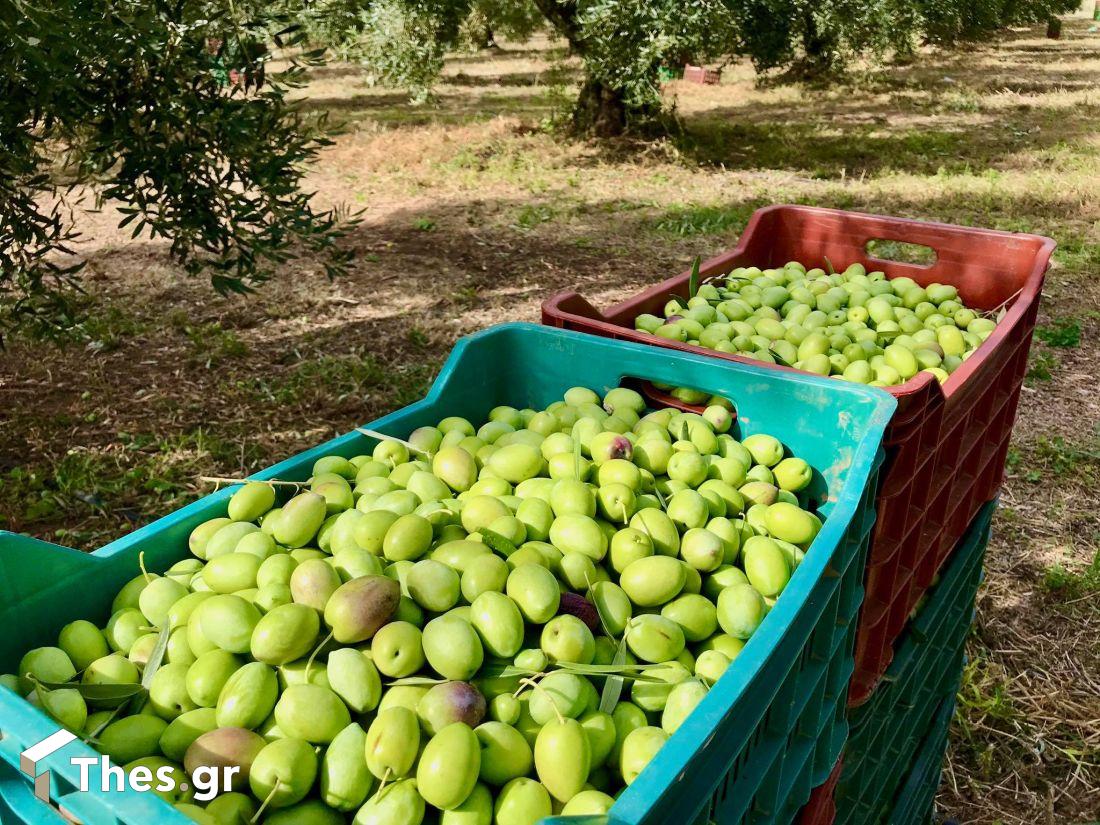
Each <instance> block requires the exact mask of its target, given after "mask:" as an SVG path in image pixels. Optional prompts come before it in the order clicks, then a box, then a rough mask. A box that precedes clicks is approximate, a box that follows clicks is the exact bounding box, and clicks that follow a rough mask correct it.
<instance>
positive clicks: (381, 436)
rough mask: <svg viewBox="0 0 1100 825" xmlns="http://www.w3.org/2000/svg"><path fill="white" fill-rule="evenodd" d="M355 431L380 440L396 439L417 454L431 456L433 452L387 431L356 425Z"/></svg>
mask: <svg viewBox="0 0 1100 825" xmlns="http://www.w3.org/2000/svg"><path fill="white" fill-rule="evenodd" d="M355 431H356V432H357V433H362V434H363V435H369V436H370V437H371V438H377V439H378V440H379V441H396V442H397V443H398V444H404V445H405V448H406V449H407V450H408V451H409V452H410V453H416V454H417V455H424V456H430V455H431V453H429V452H428V451H427V450H421V449H420V448H419V447H414V446H413V445H412V444H410V443H409V442H408V441H406V440H405V439H403V438H398V437H397V436H395V435H386V434H385V433H380V432H378V431H377V430H368V429H367V428H366V427H356V428H355Z"/></svg>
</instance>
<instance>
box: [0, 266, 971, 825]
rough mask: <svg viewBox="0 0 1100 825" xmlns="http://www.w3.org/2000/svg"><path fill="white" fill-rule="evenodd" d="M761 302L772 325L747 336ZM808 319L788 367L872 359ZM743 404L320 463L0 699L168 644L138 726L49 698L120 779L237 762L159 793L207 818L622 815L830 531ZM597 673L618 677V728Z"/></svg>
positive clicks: (128, 589) (508, 427)
mask: <svg viewBox="0 0 1100 825" xmlns="http://www.w3.org/2000/svg"><path fill="white" fill-rule="evenodd" d="M796 289H797V287H792V288H791V289H790V294H791V295H792V296H793V295H794V294H796V293H795V290H796ZM768 290H770V292H769V291H768ZM785 291H787V286H786V285H784V286H782V287H779V286H775V287H772V286H769V287H767V288H766V289H762V290H761V292H760V295H759V296H758V297H763V296H764V294H765V292H766V293H767V296H766V297H767V301H770V302H772V303H774V304H775V308H771V304H769V303H766V302H764V301H762V300H755V301H754V302H753V303H752V306H748V305H746V307H739V306H738V307H733V306H727V309H729V310H730V311H731V312H732V313H733V314H734V315H738V316H739V317H738V320H737V321H729V322H728V323H729V327H730V329H729V330H728V332H729V333H730V336H732V335H733V334H735V333H736V335H741V334H744V335H745V336H747V337H750V338H753V337H755V338H754V340H753V345H762V341H761V337H762V336H760V335H759V330H767V331H772V332H777V331H778V330H777V329H775V325H776V324H781V321H780V319H781V318H782V317H783V316H782V314H781V313H780V312H779V310H780V309H782V308H784V307H786V305H787V301H788V300H789V299H786V298H784V296H783V294H782V293H784V292H785ZM798 294H801V293H798ZM810 294H811V296H812V295H815V294H816V293H813V292H810ZM706 295H708V296H710V297H704V295H703V293H702V292H701V293H700V295H698V296H696V299H694V302H693V303H691V304H690V305H689V306H688V307H686V308H682V311H683V312H685V313H688V314H685V316H684V318H685V320H684V322H679V321H677V322H676V323H675V324H674V326H676V327H677V328H678V329H680V330H681V331H683V330H687V329H688V328H689V327H690V331H691V333H692V336H693V337H692V340H694V336H695V335H697V334H699V333H700V332H705V333H706V335H705V336H704V337H705V338H706V339H707V341H709V342H711V343H715V344H718V345H720V344H721V343H722V341H723V340H727V341H728V340H730V339H729V338H728V337H724V335H725V331H724V330H723V328H722V327H720V326H717V325H716V324H715V323H713V322H714V321H716V320H717V317H718V312H719V310H717V309H716V308H715V307H713V306H710V302H711V301H712V300H716V299H717V298H719V297H721V294H720V293H718V292H717V290H714V292H713V295H711V292H710V291H708V292H707V293H706ZM947 300H949V299H945V302H946V301H947ZM829 301H833V302H834V303H837V309H836V310H835V311H836V312H839V311H840V309H841V308H842V307H841V303H842V302H840V299H839V298H838V297H829V298H827V300H826V303H828V302H829ZM718 303H722V302H721V301H718ZM755 306H767V307H769V313H770V314H767V316H766V317H764V316H763V315H762V316H760V317H759V318H757V321H759V323H757V324H756V326H755V327H749V329H748V331H745V330H744V329H743V328H741V327H737V328H736V330H735V329H734V324H745V323H746V322H745V321H744V320H742V319H744V318H748V317H750V315H751V314H752V312H753V311H754V310H753V307H755ZM886 307H887V308H889V309H890V310H891V317H894V318H897V319H898V321H897V322H898V323H899V325H900V322H901V321H904V320H905V318H906V317H907V316H905V315H904V314H903V313H902V312H901V310H902V309H903V307H900V306H899V307H898V311H897V312H895V311H894V308H893V306H892V305H891V304H889V303H887V304H886ZM948 310H950V313H949V314H951V315H952V316H954V314H955V313H956V312H958V311H959V310H957V309H955V308H953V307H951V306H950V305H948V306H947V307H945V308H942V311H943V312H945V313H947V312H948ZM879 311H880V309H878V308H876V312H879ZM922 311H923V310H922ZM819 314H820V315H822V316H825V317H824V318H823V319H818V317H817V316H816V315H813V316H812V317H811V314H810V313H805V314H804V315H803V316H797V315H796V317H799V330H800V331H799V332H796V333H795V334H793V335H791V340H790V341H788V342H787V343H788V344H789V346H790V347H791V348H794V350H795V353H796V354H797V351H798V349H800V348H804V349H805V350H806V352H807V358H813V357H817V356H819V355H821V356H824V349H827V348H828V347H829V346H831V345H833V344H834V340H835V343H837V344H838V345H839V344H840V343H841V339H842V338H843V339H845V340H846V343H844V346H846V347H848V346H853V347H854V346H857V343H856V342H857V341H861V339H859V338H857V337H855V336H852V335H849V331H848V330H846V329H845V330H840V329H832V328H830V325H832V326H834V327H835V326H836V325H837V324H838V323H841V322H840V321H838V322H835V323H833V322H830V321H829V320H828V319H829V316H827V315H826V314H825V313H824V312H821V313H819ZM725 317H726V318H727V319H729V318H730V317H731V316H729V315H726V316H725ZM914 317H915V315H914ZM926 317H931V313H930V314H929V315H927V316H926ZM944 317H946V315H945V316H944ZM974 320H975V323H976V321H977V320H978V319H974ZM819 321H820V323H819ZM843 322H845V323H846V321H843ZM704 325H708V326H706V328H705V329H704ZM909 325H910V326H911V323H910V324H909ZM708 330H709V331H708ZM924 332H925V333H927V334H926V335H924V336H922V338H921V339H919V340H921V342H922V343H924V344H928V345H934V346H936V347H940V348H941V349H944V350H946V349H948V348H952V347H954V346H955V343H956V342H954V341H953V340H952V339H951V338H950V336H949V335H948V334H945V338H944V343H943V344H941V343H938V342H937V341H938V339H936V334H935V333H933V332H932V331H931V330H924ZM785 334H786V333H785ZM968 334H969V333H968ZM916 335H917V333H916V332H914V333H913V336H914V340H918V339H917V338H916ZM974 335H977V333H976V332H975V333H974ZM929 336H931V337H929ZM899 337H900V336H899ZM785 340H786V339H785ZM904 343H905V341H904V339H901V340H900V342H898V343H897V344H896V345H903V344H904ZM964 343H965V342H964ZM945 344H946V346H945ZM859 346H860V347H862V343H860V344H859ZM823 348H824V349H823ZM781 349H785V348H781ZM776 351H777V352H778V351H779V350H778V349H777V350H776ZM850 351H851V353H852V356H853V357H854V356H856V355H857V353H856V352H855V351H854V350H850ZM929 352H931V350H929ZM788 354H790V353H789V352H788ZM878 355H879V354H878V353H874V354H872V352H871V350H867V351H866V352H864V351H863V349H862V348H861V349H860V357H863V358H870V357H878ZM880 360H881V363H880V362H879V361H876V362H875V364H876V365H877V366H878V367H881V368H884V369H886V368H888V369H896V368H895V367H888V366H887V364H886V360H885V357H882V358H881V359H880ZM893 360H894V361H897V358H896V357H895V358H894V359H893ZM897 363H899V364H900V363H901V362H900V361H898V362H897ZM941 363H945V362H941ZM901 366H902V367H904V366H905V365H904V364H901ZM679 397H681V398H682V399H686V400H690V401H696V402H707V403H710V402H712V401H713V400H714V399H712V398H711V396H710V395H709V394H706V393H688V392H680V393H679ZM730 406H731V405H729V404H728V402H723V403H710V406H709V407H708V409H707V410H706V412H705V414H703V415H695V414H691V413H689V414H682V413H679V412H675V411H672V410H661V411H655V412H651V413H648V414H645V415H644V417H643V415H642V414H643V413H644V412H645V408H644V401H643V400H642V398H641V396H640V395H638V394H637V393H636V392H634V391H633V390H628V389H624V388H619V389H615V390H612V391H610V392H608V393H607V395H606V396H605V397H604V398H603V399H602V400H601V398H600V397H599V395H598V394H597V393H595V392H593V391H592V390H589V389H587V388H583V387H573V388H571V389H570V390H569V391H568V392H567V393H566V396H565V398H563V399H562V400H560V401H556V402H554V403H553V404H551V405H549V407H548V408H546V409H543V410H536V409H527V408H521V407H519V406H517V407H511V406H505V405H501V406H498V407H496V408H494V409H493V411H492V413H491V414H490V420H489V421H488V422H484V421H482V420H478V421H476V422H474V421H471V420H468V419H465V418H453V417H452V418H450V419H444V420H442V421H439V422H438V425H437V426H424V427H420V428H418V429H417V430H416V431H415V432H413V433H410V434H408V437H409V440H410V443H412V444H413V445H414V446H415V447H416V449H417V450H422V451H424V452H422V453H421V452H413V451H410V450H409V449H408V448H407V446H406V445H405V444H404V443H402V442H399V441H394V440H390V439H386V440H383V441H382V442H381V443H379V444H377V445H376V446H374V447H373V448H372V454H371V455H360V456H355V457H353V458H351V459H348V458H345V457H343V456H337V455H333V456H323V457H321V458H320V459H318V460H317V461H316V462H315V463H314V466H313V475H312V477H311V479H310V480H309V482H308V491H307V492H301V493H298V494H297V495H294V496H293V497H291V498H290V500H289V501H288V502H287V504H285V505H284V506H283V507H276V506H275V504H276V496H275V488H274V487H272V486H271V485H269V484H266V483H263V482H248V483H246V484H245V485H244V486H243V487H241V488H240V489H239V490H237V491H236V492H235V493H234V494H233V496H232V497H231V498H230V500H229V511H230V515H231V517H232V520H231V519H212V520H209V521H207V522H204V523H203V524H200V525H199V526H198V527H196V528H195V529H194V530H193V531H192V532H191V534H190V536H189V537H188V549H189V550H191V553H192V556H191V557H190V558H188V559H183V560H180V561H177V562H176V563H175V564H173V565H172V566H171V567H169V568H168V569H167V570H165V571H163V574H160V572H159V571H158V572H152V571H147V572H145V571H143V572H141V573H140V575H137V574H136V573H135V575H134V578H132V579H130V580H129V581H128V582H126V583H125V584H124V586H123V587H122V588H121V590H120V591H119V593H118V594H117V596H116V597H115V599H114V601H113V604H112V611H111V613H110V614H109V618H107V620H106V624H105V626H104V627H103V628H102V629H101V628H100V627H99V626H97V625H96V624H93V623H92V622H89V621H83V620H78V621H76V622H72V623H70V624H69V625H66V626H65V627H64V628H63V629H62V631H61V633H60V635H59V637H58V640H57V647H40V648H36V649H34V650H31V651H29V652H27V653H26V655H25V656H24V657H23V661H22V662H21V663H20V669H19V670H20V672H19V674H18V675H11V676H5V677H3V680H2V681H0V684H3V685H5V686H11V687H13V688H14V689H17V690H19V691H22V692H23V693H27V692H30V691H31V690H34V689H35V685H36V684H37V683H39V682H44V683H47V684H53V683H66V682H70V681H72V680H74V679H75V678H76V676H77V675H78V674H80V678H81V681H82V682H83V683H85V684H88V685H104V684H120V685H137V684H139V682H141V679H142V675H143V674H142V670H143V669H148V668H150V666H151V665H152V660H153V658H154V655H155V653H156V650H157V648H158V643H159V641H160V639H161V638H162V636H161V634H160V632H158V629H159V628H163V629H165V630H166V631H168V637H167V646H166V648H165V655H164V658H163V660H162V661H161V662H160V664H159V665H157V666H156V668H155V671H154V670H151V669H148V670H147V671H146V674H147V676H148V679H147V684H146V687H147V688H148V700H147V702H146V703H145V705H144V707H143V708H142V709H141V711H140V712H137V711H133V712H130V715H126V713H127V711H126V710H124V711H119V712H116V711H115V710H114V705H113V703H112V702H109V701H107V700H105V699H99V700H95V699H91V698H89V699H88V700H87V701H85V699H84V698H83V697H82V696H81V692H80V691H79V690H77V689H76V688H75V687H73V688H68V687H64V686H59V687H57V688H55V689H47V688H45V687H42V686H40V687H39V688H38V689H37V690H36V691H35V693H34V696H33V698H32V701H34V702H35V703H36V704H38V705H40V706H41V708H42V709H43V710H44V711H45V712H46V713H48V714H50V715H51V716H52V717H53V718H54V719H55V720H57V721H58V722H59V723H60V724H62V725H64V726H66V727H68V728H69V729H71V730H74V731H78V732H80V733H84V734H91V733H93V732H95V731H98V729H99V728H102V731H100V732H99V734H98V735H97V736H96V740H95V742H96V743H97V746H98V747H100V749H102V750H104V751H105V752H107V753H109V754H110V755H111V756H113V757H115V758H116V759H118V760H121V761H123V763H124V764H126V765H130V764H137V765H141V766H146V767H150V768H152V767H154V766H157V767H159V766H161V765H163V766H165V767H167V768H169V769H172V770H175V771H176V772H178V773H179V774H180V775H181V776H183V775H184V768H183V767H177V766H179V765H183V766H184V767H186V769H187V770H188V771H195V770H196V769H197V768H198V767H199V766H200V765H204V766H205V765H207V763H210V764H211V765H217V766H223V767H236V768H237V769H238V771H237V775H236V782H235V784H234V785H233V787H232V789H231V790H230V792H229V793H225V794H223V795H222V796H220V797H219V798H218V799H216V800H214V801H213V802H211V803H210V804H209V805H208V806H207V807H206V808H205V809H203V808H200V807H197V806H196V805H195V804H192V800H193V799H194V796H193V794H188V793H178V794H175V795H171V796H170V798H169V800H168V801H170V802H172V803H173V804H176V805H177V807H178V808H179V809H180V810H181V811H183V812H184V813H186V814H187V815H189V816H192V817H193V818H195V819H196V820H197V821H204V818H205V820H209V821H214V822H231V821H237V820H239V819H241V818H242V817H243V818H244V819H252V818H255V817H256V815H257V812H258V811H260V810H261V808H262V809H263V814H262V815H263V818H264V819H265V821H270V822H272V823H276V822H278V823H302V825H330V824H331V825H336V824H337V823H338V822H343V821H345V819H347V818H349V817H353V819H352V821H354V822H356V823H359V825H365V823H374V824H375V825H382V824H383V823H385V825H393V823H404V822H408V823H410V824H411V825H419V823H421V822H422V820H423V819H424V818H425V817H426V816H430V817H431V820H432V821H433V822H435V821H438V823H439V825H474V824H475V823H478V824H479V825H520V823H523V825H529V824H533V823H534V822H537V821H538V820H539V819H541V818H544V817H547V816H550V815H552V814H553V813H562V814H564V815H597V816H599V815H605V814H606V813H607V811H608V810H609V809H610V808H611V806H612V805H613V800H614V798H615V796H616V795H617V794H618V793H619V792H621V790H622V788H623V787H624V786H625V785H626V784H628V783H630V782H633V781H634V780H635V779H636V777H637V776H638V775H639V774H640V773H641V771H642V770H643V769H644V767H645V765H646V764H648V762H649V761H650V760H652V758H653V757H654V755H655V754H656V752H657V751H658V750H659V748H660V746H661V745H662V743H663V742H664V740H665V739H666V738H667V735H668V734H669V733H671V732H673V731H675V730H676V729H677V728H678V727H680V726H681V725H683V724H684V723H685V722H686V720H688V719H689V717H690V715H691V713H692V712H693V710H694V708H695V707H696V706H697V705H698V704H699V703H700V702H701V701H703V697H704V696H705V694H706V691H707V689H708V687H710V686H712V685H714V684H715V683H716V682H717V681H718V680H720V679H721V677H722V675H723V674H724V673H725V672H726V671H727V670H729V669H730V668H733V667H737V664H736V660H737V657H738V654H739V653H740V651H741V648H742V647H743V646H744V644H745V640H746V639H748V638H749V637H750V636H751V635H752V634H753V632H754V631H755V630H756V628H757V627H758V626H759V624H760V622H761V621H762V620H763V618H764V616H765V615H766V613H767V610H768V606H769V605H770V604H772V603H773V602H774V600H775V599H776V598H783V595H782V591H783V589H784V587H785V586H786V583H787V581H788V580H789V578H790V577H791V575H792V573H793V571H794V570H795V568H796V567H797V566H798V564H799V563H800V562H801V560H802V557H803V555H804V554H805V552H806V551H807V549H808V547H809V544H810V542H812V540H813V537H814V536H815V535H816V534H817V532H818V530H819V529H820V527H821V521H820V520H819V518H818V517H817V515H815V514H814V513H813V511H812V510H811V509H809V508H804V507H803V506H802V503H803V501H804V494H803V491H804V490H805V489H806V488H807V486H808V485H809V484H810V482H811V481H812V480H813V470H812V468H810V467H809V466H808V465H807V464H806V463H805V462H804V461H802V460H801V459H799V458H798V457H797V456H790V455H787V454H786V450H785V448H784V447H783V445H782V444H781V442H779V441H778V440H777V439H775V438H773V437H772V436H770V435H767V434H765V433H757V434H754V435H752V436H750V437H748V438H746V439H745V441H744V442H739V441H737V440H736V439H735V438H734V437H733V436H732V435H731V434H730V433H729V430H730V429H731V427H732V424H733V416H732V413H731V412H730ZM478 425H480V426H478ZM577 449H579V450H580V451H581V453H582V455H581V456H579V457H578V456H577V455H576V453H575V452H574V451H575V450H577ZM353 485H354V486H353ZM800 496H803V498H800ZM353 504H354V508H353V507H352V505H353ZM112 651H113V652H112ZM639 668H641V669H642V670H644V678H642V677H639V678H637V679H631V678H629V677H630V676H631V675H633V674H636V672H637V669H639ZM609 675H620V676H627V677H628V678H627V679H626V680H625V684H624V685H623V686H622V689H621V696H620V699H619V701H618V702H617V704H616V705H615V706H614V708H612V709H610V710H611V712H604V710H601V701H603V700H604V697H603V696H602V688H603V685H604V682H605V681H607V680H608V676H609ZM116 713H117V714H118V715H119V718H115V717H114V714H116Z"/></svg>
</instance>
